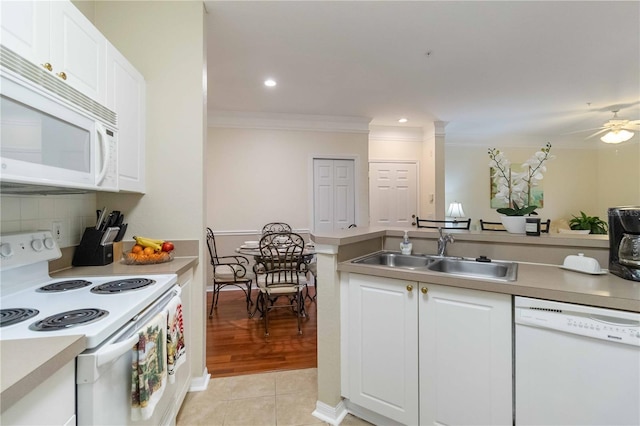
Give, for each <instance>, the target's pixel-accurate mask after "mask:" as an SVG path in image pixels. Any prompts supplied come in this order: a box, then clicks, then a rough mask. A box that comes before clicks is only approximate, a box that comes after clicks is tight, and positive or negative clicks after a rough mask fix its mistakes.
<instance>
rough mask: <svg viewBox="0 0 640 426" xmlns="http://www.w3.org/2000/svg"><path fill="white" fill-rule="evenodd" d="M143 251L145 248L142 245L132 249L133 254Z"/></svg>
mask: <svg viewBox="0 0 640 426" xmlns="http://www.w3.org/2000/svg"><path fill="white" fill-rule="evenodd" d="M142 250H144V247H142V246H141V245H140V244H136V245H135V246H133V247H132V248H131V253H140V252H142Z"/></svg>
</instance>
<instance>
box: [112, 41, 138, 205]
mask: <svg viewBox="0 0 640 426" xmlns="http://www.w3.org/2000/svg"><path fill="white" fill-rule="evenodd" d="M145 88H146V85H145V81H144V77H143V76H142V74H140V72H138V70H136V69H135V68H134V67H133V65H131V63H129V61H127V59H126V58H125V57H124V56H123V55H122V54H121V53H120V52H119V51H118V50H117V49H116V48H115V47H114V46H113V45H111V43H108V44H107V104H106V106H107V108H109V109H111V110H113V111H115V113H116V114H117V115H118V176H119V178H118V187H119V188H120V190H121V191H131V192H139V193H144V192H145V122H146V121H145V115H146V113H145V111H146V110H145V105H146V104H145V102H146V98H145V97H146V94H145V93H146V90H145Z"/></svg>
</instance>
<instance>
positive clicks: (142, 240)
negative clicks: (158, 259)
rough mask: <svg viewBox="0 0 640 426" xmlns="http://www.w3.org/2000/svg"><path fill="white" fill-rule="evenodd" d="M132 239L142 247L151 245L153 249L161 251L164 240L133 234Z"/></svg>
mask: <svg viewBox="0 0 640 426" xmlns="http://www.w3.org/2000/svg"><path fill="white" fill-rule="evenodd" d="M133 239H134V240H136V243H137V244H140V245H141V246H142V247H151V248H152V249H154V250H155V251H161V250H162V243H163V242H164V241H163V240H156V239H151V238H146V237H135V236H134V237H133Z"/></svg>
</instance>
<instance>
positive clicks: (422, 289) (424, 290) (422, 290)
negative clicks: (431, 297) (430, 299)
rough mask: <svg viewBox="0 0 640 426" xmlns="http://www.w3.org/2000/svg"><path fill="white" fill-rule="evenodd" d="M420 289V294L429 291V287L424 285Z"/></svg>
mask: <svg viewBox="0 0 640 426" xmlns="http://www.w3.org/2000/svg"><path fill="white" fill-rule="evenodd" d="M420 291H421V292H422V294H427V293H428V292H429V289H428V288H426V287H422V288H421V289H420Z"/></svg>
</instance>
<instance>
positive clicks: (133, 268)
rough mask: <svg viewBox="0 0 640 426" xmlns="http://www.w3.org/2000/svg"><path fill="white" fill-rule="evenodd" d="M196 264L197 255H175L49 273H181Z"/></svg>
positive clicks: (78, 274) (86, 274)
mask: <svg viewBox="0 0 640 426" xmlns="http://www.w3.org/2000/svg"><path fill="white" fill-rule="evenodd" d="M197 264H198V257H197V256H182V257H175V258H174V259H173V260H171V261H170V262H165V263H156V264H153V265H126V264H125V263H123V262H122V261H119V262H113V263H112V264H110V265H105V266H75V267H72V268H68V269H63V270H60V271H56V272H54V273H52V274H51V276H52V277H54V278H63V277H78V276H87V277H91V276H109V275H153V274H178V275H180V274H182V273H184V272H186V271H188V270H189V269H191V268H193V267H194V266H195V265H197Z"/></svg>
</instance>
